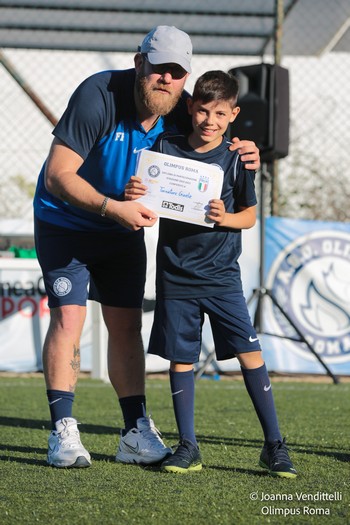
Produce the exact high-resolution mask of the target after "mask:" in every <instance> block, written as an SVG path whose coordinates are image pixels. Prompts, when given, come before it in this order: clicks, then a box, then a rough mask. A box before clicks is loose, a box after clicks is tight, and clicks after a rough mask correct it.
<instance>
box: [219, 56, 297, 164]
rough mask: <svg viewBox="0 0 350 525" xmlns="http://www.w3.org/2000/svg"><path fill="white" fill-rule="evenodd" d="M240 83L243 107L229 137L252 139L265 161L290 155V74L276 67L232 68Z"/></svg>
mask: <svg viewBox="0 0 350 525" xmlns="http://www.w3.org/2000/svg"><path fill="white" fill-rule="evenodd" d="M229 73H230V74H231V75H234V76H235V77H236V78H237V79H238V81H239V86H240V87H239V97H238V105H239V106H240V108H241V111H240V113H239V114H238V116H237V118H236V120H235V121H234V122H233V123H232V124H231V126H230V137H235V136H237V137H239V138H240V139H249V140H253V141H254V142H255V144H256V145H257V146H258V147H259V149H260V157H261V160H262V161H263V162H272V161H273V160H274V159H281V158H283V157H286V156H287V155H288V148H289V73H288V70H287V69H285V68H283V67H281V66H277V65H275V64H264V63H263V64H258V65H252V66H244V67H238V68H233V69H230V71H229Z"/></svg>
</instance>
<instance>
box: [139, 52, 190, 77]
mask: <svg viewBox="0 0 350 525" xmlns="http://www.w3.org/2000/svg"><path fill="white" fill-rule="evenodd" d="M142 56H143V57H144V58H145V59H146V60H147V62H148V63H149V65H150V66H151V69H152V72H153V73H155V74H156V75H161V76H162V75H165V73H170V75H171V76H172V77H173V79H174V80H180V79H181V78H183V77H184V76H185V75H186V74H187V71H186V70H185V69H184V68H183V67H181V66H180V65H179V64H151V62H150V61H149V60H148V57H147V55H145V54H144V53H142Z"/></svg>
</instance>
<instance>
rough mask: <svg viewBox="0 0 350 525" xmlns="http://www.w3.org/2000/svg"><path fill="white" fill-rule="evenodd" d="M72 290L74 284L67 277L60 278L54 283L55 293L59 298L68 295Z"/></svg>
mask: <svg viewBox="0 0 350 525" xmlns="http://www.w3.org/2000/svg"><path fill="white" fill-rule="evenodd" d="M71 289H72V283H71V281H70V280H69V279H67V277H59V278H58V279H56V281H55V282H54V283H53V291H54V293H55V295H57V296H58V297H63V296H64V295H68V294H69V292H70V291H71Z"/></svg>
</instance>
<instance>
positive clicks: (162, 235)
mask: <svg viewBox="0 0 350 525" xmlns="http://www.w3.org/2000/svg"><path fill="white" fill-rule="evenodd" d="M228 147H229V143H228V142H227V140H226V138H225V137H224V139H223V141H222V143H221V145H220V146H218V147H217V148H215V149H213V150H211V151H208V152H207V153H198V152H196V151H194V150H193V149H192V148H191V146H189V144H188V142H187V138H186V137H185V136H179V135H176V136H166V135H165V136H164V137H161V138H160V140H159V141H158V142H157V143H156V145H155V147H154V149H156V151H159V152H161V153H165V154H168V155H173V156H176V157H183V158H188V159H194V160H197V161H201V162H207V163H208V164H215V165H217V166H220V167H221V169H222V170H223V171H224V182H223V188H222V193H221V199H222V200H223V201H224V203H225V209H226V211H227V212H228V213H234V212H237V211H239V208H240V207H241V206H243V207H250V206H254V205H255V204H256V202H257V200H256V195H255V188H254V179H255V174H254V172H253V171H252V170H246V169H245V168H244V165H243V163H242V162H241V160H240V158H239V154H238V153H237V152H231V151H229V150H228ZM240 254H241V230H233V229H229V228H221V227H220V226H216V225H215V226H214V227H213V228H208V227H205V226H199V225H194V224H189V223H185V222H180V221H175V220H171V219H163V218H162V219H160V224H159V240H158V247H157V277H156V281H157V294H158V296H159V297H164V298H167V299H171V298H173V299H182V298H199V297H206V296H209V295H217V294H220V293H226V292H236V291H241V290H242V282H241V276H240V268H239V264H238V258H239V256H240Z"/></svg>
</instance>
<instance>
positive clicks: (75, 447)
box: [47, 417, 91, 468]
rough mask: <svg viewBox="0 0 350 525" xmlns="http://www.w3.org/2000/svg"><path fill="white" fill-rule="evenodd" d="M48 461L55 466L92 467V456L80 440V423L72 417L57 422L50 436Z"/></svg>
mask: <svg viewBox="0 0 350 525" xmlns="http://www.w3.org/2000/svg"><path fill="white" fill-rule="evenodd" d="M47 462H48V464H49V465H52V466H54V467H61V468H63V467H66V468H67V467H79V468H81V467H90V465H91V457H90V454H89V453H88V451H87V450H85V448H84V447H83V445H82V443H81V441H80V435H79V430H78V423H77V420H76V419H73V418H72V417H66V418H63V419H60V420H59V421H57V422H56V430H53V431H52V432H51V434H50V436H49V450H48V453H47Z"/></svg>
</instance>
